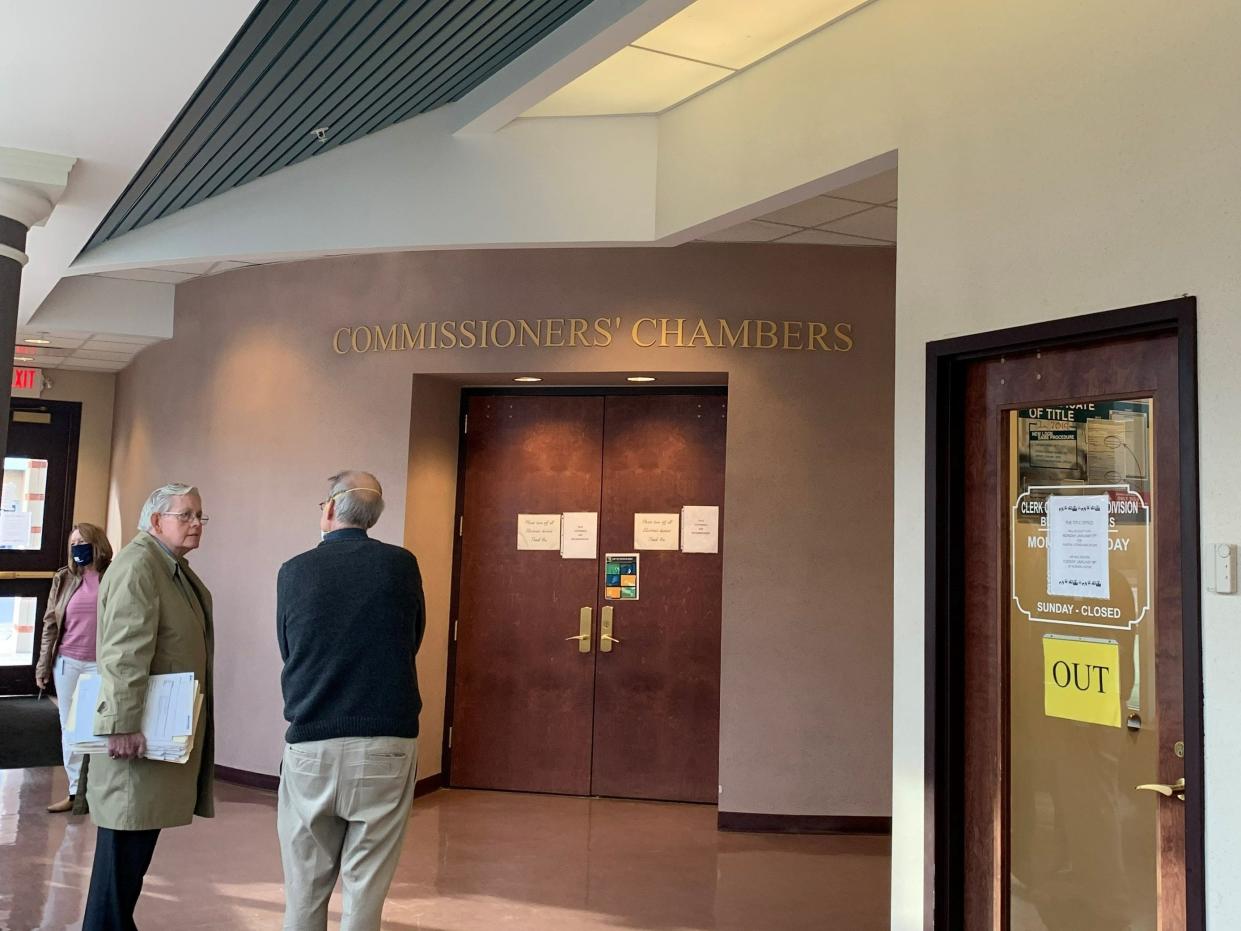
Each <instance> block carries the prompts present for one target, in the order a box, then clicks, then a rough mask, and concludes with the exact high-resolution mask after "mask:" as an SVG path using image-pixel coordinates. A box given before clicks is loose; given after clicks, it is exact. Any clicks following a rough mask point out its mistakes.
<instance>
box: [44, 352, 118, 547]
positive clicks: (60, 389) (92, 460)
mask: <svg viewBox="0 0 1241 931" xmlns="http://www.w3.org/2000/svg"><path fill="white" fill-rule="evenodd" d="M46 374H47V377H48V379H49V380H50V381H51V382H52V387H51V388H46V389H44V391H43V395H42V397H44V398H45V399H47V400H49V401H80V402H81V403H82V430H81V437H80V439H79V441H78V478H77V487H76V491H75V494H74V499H73V521H74V523H77V522H79V521H86V522H88V523H91V524H97V525H99V526H100V527H104V526H107V522H108V474H109V470H110V469H111V466H112V408H113V401H114V399H115V395H116V376H115V375H114V374H112V373H111V372H69V371H64V370H62V369H52V370H50V371H48V372H47V373H46Z"/></svg>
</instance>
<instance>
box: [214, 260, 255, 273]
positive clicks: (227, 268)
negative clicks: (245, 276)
mask: <svg viewBox="0 0 1241 931" xmlns="http://www.w3.org/2000/svg"><path fill="white" fill-rule="evenodd" d="M253 264H254V263H253V262H237V261H234V260H233V259H225V260H223V261H221V262H216V263H215V264H214V265H212V266H211V271H210V272H208V273H207V274H210V275H218V274H220V272H231V271H232V270H233V269H234V268H249V267H250V266H251V265H253Z"/></svg>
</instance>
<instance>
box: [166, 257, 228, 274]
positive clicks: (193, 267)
mask: <svg viewBox="0 0 1241 931" xmlns="http://www.w3.org/2000/svg"><path fill="white" fill-rule="evenodd" d="M215 264H216V263H215V260H212V261H210V262H185V263H184V264H182V265H161V266H160V269H161V270H162V271H167V272H184V273H185V274H187V275H205V274H207V272H209V271H211V266H212V265H215Z"/></svg>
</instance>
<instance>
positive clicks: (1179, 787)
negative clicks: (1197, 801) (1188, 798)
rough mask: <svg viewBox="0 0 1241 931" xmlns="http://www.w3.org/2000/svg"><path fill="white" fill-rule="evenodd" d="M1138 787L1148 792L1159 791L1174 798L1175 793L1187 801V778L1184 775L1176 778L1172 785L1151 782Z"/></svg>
mask: <svg viewBox="0 0 1241 931" xmlns="http://www.w3.org/2000/svg"><path fill="white" fill-rule="evenodd" d="M1138 789H1139V790H1142V791H1146V792H1158V793H1159V794H1160V795H1166V796H1167V797H1168V798H1172V796H1174V795H1175V796H1176V797H1177V798H1178V799H1180V800H1181V801H1182V802H1183V801H1185V779H1184V778H1183V777H1182V778H1181V779H1178V780H1176V782H1174V783H1172V785H1164V784H1162V783H1158V782H1151V783H1147V784H1146V785H1141V786H1138Z"/></svg>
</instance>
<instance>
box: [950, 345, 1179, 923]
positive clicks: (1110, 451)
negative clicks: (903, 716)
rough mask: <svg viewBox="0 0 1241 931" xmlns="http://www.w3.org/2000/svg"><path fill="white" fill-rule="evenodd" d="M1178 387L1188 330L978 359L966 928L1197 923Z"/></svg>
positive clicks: (968, 575)
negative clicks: (1188, 778)
mask: <svg viewBox="0 0 1241 931" xmlns="http://www.w3.org/2000/svg"><path fill="white" fill-rule="evenodd" d="M1178 391H1179V382H1178V356H1177V341H1176V337H1175V335H1158V336H1141V337H1132V338H1124V339H1113V340H1109V341H1106V342H1100V343H1096V344H1087V345H1075V346H1069V347H1064V348H1045V349H1042V350H1036V351H1030V352H1024V353H1016V354H1011V355H1006V356H1002V357H998V358H990V359H984V360H981V361H977V362H974V363H972V364H971V365H969V367H968V368H967V369H966V371H965V385H964V392H963V401H964V410H963V415H964V417H963V422H964V423H965V424H966V425H967V426H965V427H964V433H965V443H964V449H965V452H964V476H963V477H964V489H963V492H964V497H963V500H964V505H965V517H964V540H963V549H964V553H965V556H964V594H963V600H964V609H965V617H964V640H963V648H964V653H965V655H964V666H963V672H964V676H963V681H962V682H961V688H962V695H963V700H962V704H963V712H964V742H965V747H964V772H963V785H964V790H963V793H962V797H961V805H962V809H963V813H964V825H963V827H964V831H965V849H964V860H965V862H964V868H963V874H964V876H965V877H966V879H965V883H964V916H965V923H964V924H965V927H967V928H1011V929H1013V931H1076V929H1085V928H1089V929H1092V931H1113V929H1114V931H1121V929H1126V931H1156V929H1175V928H1183V927H1185V922H1186V899H1185V890H1186V818H1185V799H1186V788H1185V774H1186V769H1185V764H1186V761H1185V759H1184V757H1185V753H1186V751H1185V747H1186V743H1185V741H1186V726H1185V704H1184V696H1185V689H1184V679H1183V648H1182V643H1183V639H1182V602H1181V595H1182V590H1181V589H1182V578H1181V547H1182V540H1181V529H1180V528H1181V522H1180V518H1181V507H1182V495H1181V490H1182V474H1181V463H1180V456H1179V452H1178V449H1179V437H1180V430H1179V416H1180V415H1179V411H1180V400H1179V395H1178ZM1185 583H1186V584H1191V585H1192V584H1196V580H1185Z"/></svg>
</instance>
